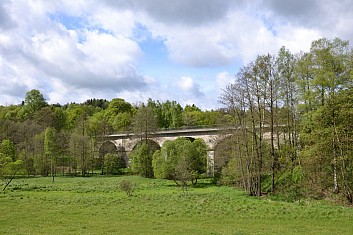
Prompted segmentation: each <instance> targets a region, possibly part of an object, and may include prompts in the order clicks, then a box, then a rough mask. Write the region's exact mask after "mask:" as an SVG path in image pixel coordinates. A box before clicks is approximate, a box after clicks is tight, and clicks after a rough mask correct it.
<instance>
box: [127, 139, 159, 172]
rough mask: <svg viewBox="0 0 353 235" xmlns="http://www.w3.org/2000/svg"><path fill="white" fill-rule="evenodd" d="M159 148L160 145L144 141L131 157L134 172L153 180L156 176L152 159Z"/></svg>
mask: <svg viewBox="0 0 353 235" xmlns="http://www.w3.org/2000/svg"><path fill="white" fill-rule="evenodd" d="M159 148H160V147H159V145H158V144H157V143H155V142H153V141H147V142H145V141H142V142H141V143H140V144H138V145H137V146H136V147H135V149H134V150H133V151H132V152H131V155H130V159H131V168H132V172H133V173H135V174H139V175H141V176H143V177H147V178H152V177H153V175H154V174H153V167H152V157H153V154H154V153H155V151H157V150H158V149H159Z"/></svg>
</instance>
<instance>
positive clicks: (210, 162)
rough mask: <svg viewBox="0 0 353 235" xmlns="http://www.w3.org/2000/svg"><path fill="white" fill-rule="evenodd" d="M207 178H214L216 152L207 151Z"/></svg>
mask: <svg viewBox="0 0 353 235" xmlns="http://www.w3.org/2000/svg"><path fill="white" fill-rule="evenodd" d="M207 176H209V177H210V176H212V177H213V176H214V150H213V149H211V150H208V151H207Z"/></svg>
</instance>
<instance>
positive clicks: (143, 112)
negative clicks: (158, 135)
mask: <svg viewBox="0 0 353 235" xmlns="http://www.w3.org/2000/svg"><path fill="white" fill-rule="evenodd" d="M132 126H133V131H134V133H136V134H137V135H139V136H140V138H141V140H144V141H145V142H146V143H147V140H148V139H149V138H150V135H151V134H152V133H154V132H155V131H157V129H158V123H157V116H156V114H155V112H154V111H153V109H152V108H151V107H146V106H145V105H141V106H140V107H139V108H138V109H137V113H136V114H135V116H134V118H133V122H132Z"/></svg>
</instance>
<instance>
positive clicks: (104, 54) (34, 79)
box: [0, 0, 353, 107]
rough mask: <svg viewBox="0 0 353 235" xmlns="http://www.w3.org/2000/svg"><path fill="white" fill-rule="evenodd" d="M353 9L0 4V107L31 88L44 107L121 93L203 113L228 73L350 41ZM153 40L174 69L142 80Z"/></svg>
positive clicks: (39, 0)
mask: <svg viewBox="0 0 353 235" xmlns="http://www.w3.org/2000/svg"><path fill="white" fill-rule="evenodd" d="M352 11H353V4H352V1H351V0H342V1H329V0H323V1H321V0H320V1H319V0H314V1H310V2H307V1H304V0H299V1H290V0H270V1H265V0H260V1H243V0H242V1H236V2H235V1H230V0H195V1H188V0H179V1H177V2H169V1H163V0H148V1H138V0H114V1H112V0H105V1H96V0H77V1H68V0H58V1H45V0H36V1H8V0H3V1H1V3H0V83H1V84H3V85H2V86H0V100H6V102H8V101H9V102H10V101H11V100H13V102H18V101H19V100H22V99H23V98H24V94H25V92H26V91H27V90H30V89H33V88H36V89H41V90H43V91H44V92H46V97H48V98H49V102H60V103H65V102H66V101H67V100H70V101H77V102H79V101H81V100H82V99H86V98H87V97H89V98H92V96H97V97H102V98H113V97H116V96H120V95H121V96H124V97H123V98H125V99H126V100H137V99H139V101H141V100H143V99H145V98H146V99H147V98H148V97H151V98H153V99H162V100H166V99H175V100H178V101H179V100H180V102H181V103H183V102H184V103H186V102H187V103H189V102H190V101H192V100H196V101H197V102H199V104H202V105H204V107H207V105H208V104H209V105H211V103H212V100H214V101H213V102H214V103H216V102H217V99H218V97H215V96H217V94H218V93H219V90H220V89H221V88H223V87H224V86H225V84H227V83H229V82H230V81H231V80H232V76H233V74H230V73H231V72H230V71H232V72H233V71H234V73H236V68H238V67H240V66H241V65H242V64H246V63H248V62H250V61H251V60H254V59H255V58H256V56H257V55H259V54H267V53H271V54H275V53H277V52H278V50H279V48H280V47H281V46H282V45H284V46H286V47H287V48H288V49H290V50H291V51H292V52H298V51H300V50H304V51H307V50H309V48H310V43H311V42H312V41H313V40H316V39H318V38H320V37H323V36H326V37H330V38H332V37H341V38H342V39H345V40H346V39H350V40H353V31H352V30H350V28H351V27H350V26H351V25H352V23H353V15H352V14H351V13H352ZM142 29H143V30H142ZM142 34H145V35H142ZM137 37H138V38H137ZM154 39H158V41H159V42H162V43H163V44H164V46H165V48H166V50H165V51H164V50H163V52H158V53H167V55H166V56H165V55H164V57H163V58H165V57H166V58H168V59H169V61H166V62H165V64H166V65H167V68H168V69H169V68H170V71H168V72H165V71H166V69H165V68H158V65H156V67H155V69H156V71H157V69H158V72H160V73H158V72H155V73H153V71H152V69H149V70H148V71H149V72H151V74H141V73H140V72H139V71H140V65H141V64H140V63H143V62H141V61H142V60H141V58H144V60H145V61H146V60H148V59H149V58H155V57H152V56H151V57H150V55H148V54H146V52H145V51H143V46H142V44H143V43H144V42H146V41H147V42H148V41H149V40H154ZM146 45H148V43H146ZM158 53H156V54H158ZM149 62H150V64H151V65H153V61H149ZM155 63H157V62H155ZM203 69H206V70H207V69H209V70H212V74H214V77H212V78H210V77H207V76H204V74H205V73H204V72H202V71H203ZM180 70H181V71H180ZM161 71H163V73H164V74H161V73H162V72H161ZM198 71H201V73H202V75H198V74H197V73H198ZM181 74H187V75H188V76H180V75H181ZM175 78H178V80H176V81H175ZM162 80H163V81H162ZM176 88H178V89H176ZM156 91H158V92H156ZM129 97H130V98H129ZM200 97H202V99H199V98H200ZM1 102H2V101H1ZM195 103H196V102H195ZM214 103H213V104H212V105H213V106H214Z"/></svg>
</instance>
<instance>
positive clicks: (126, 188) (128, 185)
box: [119, 180, 136, 197]
mask: <svg viewBox="0 0 353 235" xmlns="http://www.w3.org/2000/svg"><path fill="white" fill-rule="evenodd" d="M135 188H136V184H135V183H134V182H132V181H130V180H122V181H120V184H119V189H120V190H121V191H123V192H125V193H126V195H127V196H129V197H130V196H131V195H132V193H133V192H134V191H135Z"/></svg>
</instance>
